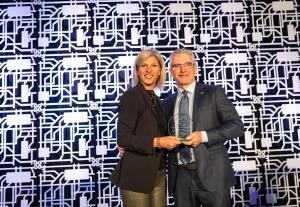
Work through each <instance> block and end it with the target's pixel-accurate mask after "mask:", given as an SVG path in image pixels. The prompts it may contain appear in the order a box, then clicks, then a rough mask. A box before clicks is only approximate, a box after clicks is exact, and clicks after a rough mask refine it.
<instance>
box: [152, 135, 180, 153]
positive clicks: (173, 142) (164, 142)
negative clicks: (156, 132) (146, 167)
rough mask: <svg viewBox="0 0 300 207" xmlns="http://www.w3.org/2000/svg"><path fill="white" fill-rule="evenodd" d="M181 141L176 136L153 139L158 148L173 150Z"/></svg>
mask: <svg viewBox="0 0 300 207" xmlns="http://www.w3.org/2000/svg"><path fill="white" fill-rule="evenodd" d="M179 144H181V142H180V141H179V140H178V139H177V137H175V136H165V137H156V138H154V141H153V146H154V147H156V148H162V149H168V150H172V149H174V148H175V147H177V145H179Z"/></svg>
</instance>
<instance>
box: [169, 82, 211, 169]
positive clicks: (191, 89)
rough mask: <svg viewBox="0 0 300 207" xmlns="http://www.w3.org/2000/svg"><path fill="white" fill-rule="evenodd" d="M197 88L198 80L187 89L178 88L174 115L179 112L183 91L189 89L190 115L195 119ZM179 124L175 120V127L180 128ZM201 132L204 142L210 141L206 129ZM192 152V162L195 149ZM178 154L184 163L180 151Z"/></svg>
mask: <svg viewBox="0 0 300 207" xmlns="http://www.w3.org/2000/svg"><path fill="white" fill-rule="evenodd" d="M195 88H196V81H194V82H193V83H191V84H190V85H189V86H188V87H187V88H186V89H182V88H178V93H177V98H176V103H175V108H174V115H176V114H178V113H179V104H180V99H181V96H182V92H183V91H184V90H185V91H187V96H188V98H189V116H190V117H191V119H193V105H194V95H195ZM177 126H178V123H176V122H175V129H177V128H178V127H177ZM177 131H178V130H176V136H177V135H178V132H177ZM200 133H201V135H202V142H208V138H207V133H206V132H205V131H200ZM191 149H192V148H191ZM191 153H192V160H191V162H195V157H194V153H193V150H191ZM177 156H178V164H182V162H181V160H180V159H179V153H178V154H177Z"/></svg>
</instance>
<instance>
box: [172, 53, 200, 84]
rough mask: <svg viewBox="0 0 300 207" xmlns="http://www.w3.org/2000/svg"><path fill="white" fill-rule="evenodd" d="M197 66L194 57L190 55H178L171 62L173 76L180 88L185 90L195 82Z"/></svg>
mask: <svg viewBox="0 0 300 207" xmlns="http://www.w3.org/2000/svg"><path fill="white" fill-rule="evenodd" d="M196 71H197V68H196V65H195V63H194V62H193V57H192V55H190V54H188V53H181V54H176V55H175V56H173V59H172V62H171V75H172V77H173V78H174V79H175V81H176V83H177V86H178V87H179V88H182V89H185V88H186V87H188V86H189V85H190V84H191V83H192V82H194V81H195V75H196Z"/></svg>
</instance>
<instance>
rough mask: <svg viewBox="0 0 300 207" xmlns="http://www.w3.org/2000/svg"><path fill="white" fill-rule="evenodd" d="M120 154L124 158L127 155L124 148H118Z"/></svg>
mask: <svg viewBox="0 0 300 207" xmlns="http://www.w3.org/2000/svg"><path fill="white" fill-rule="evenodd" d="M118 150H119V154H120V156H121V157H122V156H123V155H124V153H125V149H124V148H123V147H120V146H118Z"/></svg>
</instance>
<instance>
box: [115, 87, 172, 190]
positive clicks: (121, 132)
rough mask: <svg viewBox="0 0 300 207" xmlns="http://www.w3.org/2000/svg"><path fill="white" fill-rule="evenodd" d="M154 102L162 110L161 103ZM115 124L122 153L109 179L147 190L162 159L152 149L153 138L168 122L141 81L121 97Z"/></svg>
mask: <svg viewBox="0 0 300 207" xmlns="http://www.w3.org/2000/svg"><path fill="white" fill-rule="evenodd" d="M157 101H158V102H157V104H159V105H158V106H159V107H160V108H161V112H163V107H162V103H161V102H160V100H159V99H157ZM117 126H118V129H117V140H118V145H119V146H120V147H123V148H125V153H124V155H123V156H122V157H121V159H120V161H119V163H118V165H117V166H116V168H115V170H114V171H113V173H112V174H111V176H110V179H111V181H112V183H114V184H115V185H117V186H119V187H120V188H122V189H126V190H131V191H136V192H142V193H150V192H151V191H152V189H153V188H154V185H155V179H156V175H157V172H158V169H159V166H160V164H161V161H162V159H163V158H164V157H163V156H164V155H163V152H162V150H159V149H154V148H153V138H154V137H159V136H162V135H165V133H166V128H167V122H166V117H165V115H164V114H162V115H160V116H159V115H158V113H157V111H156V110H155V108H154V106H153V103H152V102H151V98H150V96H149V94H147V92H146V91H145V89H144V87H143V86H142V85H141V84H138V85H137V86H136V87H134V88H131V89H129V90H127V91H126V92H125V93H124V95H123V96H122V97H121V100H120V103H119V117H118V124H117Z"/></svg>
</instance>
